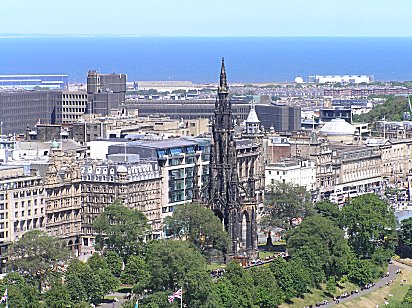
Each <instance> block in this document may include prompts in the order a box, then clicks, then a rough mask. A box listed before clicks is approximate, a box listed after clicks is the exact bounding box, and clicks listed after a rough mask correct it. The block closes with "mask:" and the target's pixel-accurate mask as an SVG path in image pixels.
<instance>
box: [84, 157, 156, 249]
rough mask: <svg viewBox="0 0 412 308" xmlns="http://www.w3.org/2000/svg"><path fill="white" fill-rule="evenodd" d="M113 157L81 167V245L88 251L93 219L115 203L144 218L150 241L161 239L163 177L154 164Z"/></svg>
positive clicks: (87, 162) (91, 161) (91, 242)
mask: <svg viewBox="0 0 412 308" xmlns="http://www.w3.org/2000/svg"><path fill="white" fill-rule="evenodd" d="M132 156H136V155H132ZM114 158H115V157H113V156H112V157H110V160H105V161H96V160H89V161H86V162H85V163H84V164H82V167H81V180H82V204H83V212H82V237H83V242H82V244H83V246H85V247H89V248H90V247H91V246H93V244H94V234H93V230H92V224H93V221H94V219H95V218H96V217H97V216H98V215H100V214H101V213H102V211H103V210H104V208H105V207H107V206H108V205H110V204H112V203H113V202H114V201H116V200H119V201H121V202H122V204H123V205H125V206H127V207H129V208H132V209H136V210H139V211H141V212H143V213H144V214H145V215H146V216H147V219H148V221H149V224H150V226H151V231H152V238H154V239H157V238H160V237H161V236H162V232H163V225H162V203H161V201H162V187H161V186H162V178H161V173H160V168H159V166H158V164H157V162H156V161H139V160H137V161H118V162H115V161H114V160H115V159H114ZM122 158H123V157H122ZM127 158H128V159H129V158H130V155H129V156H128V157H127Z"/></svg>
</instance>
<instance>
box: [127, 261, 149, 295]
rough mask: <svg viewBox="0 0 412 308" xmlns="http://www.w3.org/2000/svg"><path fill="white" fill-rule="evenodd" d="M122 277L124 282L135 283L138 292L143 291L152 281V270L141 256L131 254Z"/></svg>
mask: <svg viewBox="0 0 412 308" xmlns="http://www.w3.org/2000/svg"><path fill="white" fill-rule="evenodd" d="M120 279H121V280H122V283H126V284H132V285H134V289H135V291H136V292H138V293H140V292H142V291H143V290H144V289H145V288H146V287H147V286H148V284H149V282H150V271H149V267H148V266H147V263H146V261H145V259H144V258H143V257H141V256H130V257H129V259H128V260H127V263H126V267H125V269H124V271H123V272H122V274H121V276H120Z"/></svg>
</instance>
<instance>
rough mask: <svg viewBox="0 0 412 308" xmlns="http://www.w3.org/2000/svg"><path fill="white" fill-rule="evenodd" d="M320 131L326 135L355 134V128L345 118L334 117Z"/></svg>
mask: <svg viewBox="0 0 412 308" xmlns="http://www.w3.org/2000/svg"><path fill="white" fill-rule="evenodd" d="M320 133H321V134H322V135H326V136H347V135H354V134H355V128H354V127H353V126H352V125H351V124H349V123H348V122H346V121H345V120H344V119H332V120H331V121H330V122H328V123H326V124H325V125H324V126H323V127H322V128H321V130H320Z"/></svg>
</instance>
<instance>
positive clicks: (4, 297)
mask: <svg viewBox="0 0 412 308" xmlns="http://www.w3.org/2000/svg"><path fill="white" fill-rule="evenodd" d="M2 302H7V289H6V291H4V295H3V297H2V298H1V300H0V303H2Z"/></svg>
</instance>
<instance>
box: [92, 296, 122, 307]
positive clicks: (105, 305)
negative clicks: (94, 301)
mask: <svg viewBox="0 0 412 308" xmlns="http://www.w3.org/2000/svg"><path fill="white" fill-rule="evenodd" d="M125 295H126V294H125V293H119V292H114V293H110V294H107V296H114V297H116V298H117V299H118V300H119V301H118V302H112V303H101V304H99V305H97V306H96V307H101V308H120V307H121V306H122V304H123V303H124V302H125V301H126V300H125V299H124V298H123V297H124V296H125Z"/></svg>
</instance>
